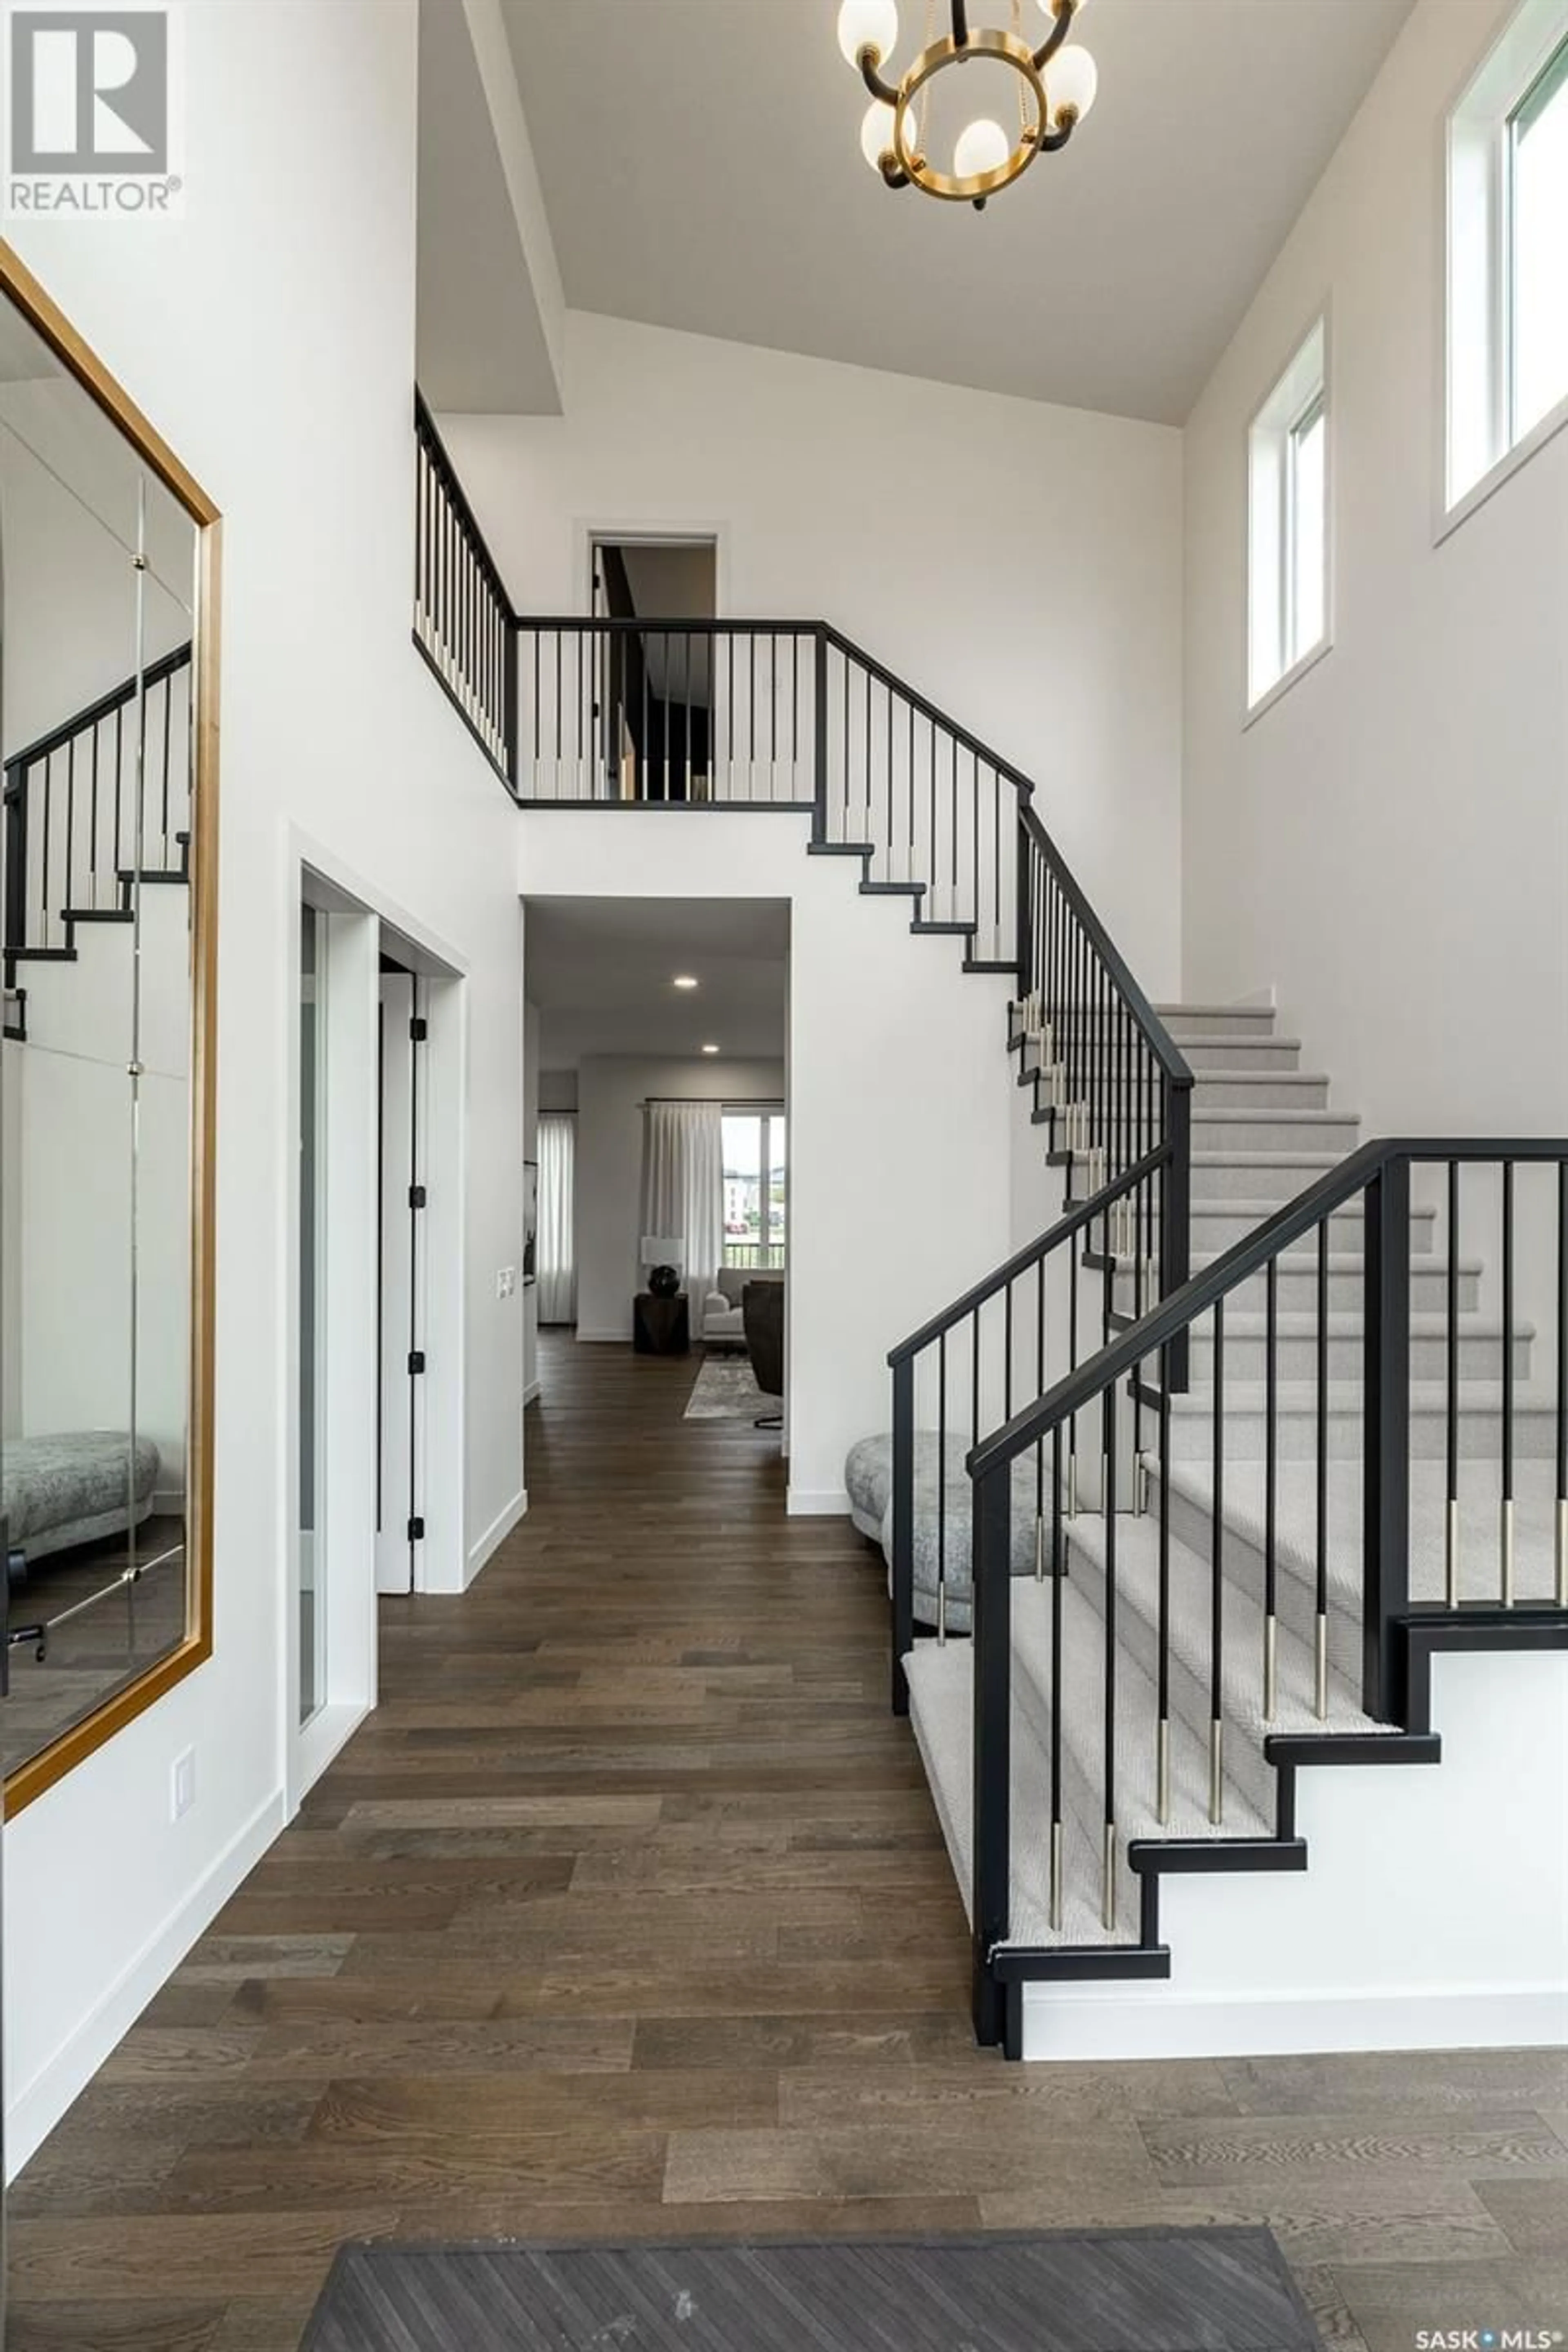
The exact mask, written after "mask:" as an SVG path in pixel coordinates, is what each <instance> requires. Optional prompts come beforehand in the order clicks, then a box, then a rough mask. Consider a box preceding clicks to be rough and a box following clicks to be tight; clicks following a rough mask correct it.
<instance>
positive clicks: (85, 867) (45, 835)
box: [3, 643, 191, 1050]
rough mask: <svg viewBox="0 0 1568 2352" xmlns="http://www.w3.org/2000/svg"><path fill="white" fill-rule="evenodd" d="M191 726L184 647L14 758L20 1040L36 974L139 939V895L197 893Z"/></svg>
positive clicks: (11, 913) (10, 916) (15, 1017)
mask: <svg viewBox="0 0 1568 2352" xmlns="http://www.w3.org/2000/svg"><path fill="white" fill-rule="evenodd" d="M190 727H191V647H190V646H189V644H188V643H187V644H185V645H182V646H175V647H174V648H173V649H172V650H171V651H170V652H169V653H167V654H164V655H163V656H160V657H159V658H158V659H157V660H155V661H152V662H149V663H148V664H147V665H146V667H144V669H143V670H142V671H141V672H140V673H139V674H138V675H136V676H133V677H128V678H124V679H121V682H120V683H119V684H118V685H117V686H114V687H111V688H110V689H109V691H108V692H107V693H106V694H103V695H101V696H100V698H99V699H98V700H97V701H96V702H93V703H90V704H89V705H88V706H87V708H86V709H82V710H79V711H77V712H76V713H75V714H74V715H73V716H72V717H70V718H68V719H65V720H63V721H62V722H61V724H60V725H59V726H58V727H56V728H54V729H53V730H51V731H50V732H49V733H48V734H47V735H45V736H41V737H39V739H38V740H37V741H36V742H33V743H29V744H27V745H26V747H25V748H24V749H22V750H21V751H16V752H14V753H13V754H12V755H11V757H10V758H9V759H8V760H7V761H5V789H4V798H3V808H4V822H5V894H4V905H5V929H4V941H3V952H4V962H5V1017H4V1029H5V1036H6V1037H7V1038H9V1039H10V1040H12V1041H13V1042H14V1043H16V1044H18V1045H22V1044H26V1041H27V1036H28V1016H27V1001H28V985H29V976H30V975H31V974H32V973H33V972H34V971H35V968H36V967H41V966H51V965H56V964H65V965H70V964H75V963H77V962H78V961H79V960H80V955H81V948H82V942H83V940H85V939H86V938H88V937H90V936H93V935H94V934H96V933H98V932H100V931H101V930H102V929H105V928H107V929H110V930H114V929H125V930H127V931H129V932H131V933H132V938H133V939H134V938H135V936H136V935H137V930H138V915H139V912H140V910H141V909H142V908H143V907H144V906H145V905H146V903H147V902H146V901H145V900H143V899H142V896H141V886H143V885H168V886H174V887H178V888H181V889H182V891H183V889H184V886H186V885H188V883H189V881H190V851H191V829H190V828H191V762H190V751H191V743H190ZM67 1017H68V1016H67ZM101 1044H102V1040H101V1036H100V1039H99V1041H98V1046H97V1048H96V1050H101ZM89 1050H92V1049H91V1048H89Z"/></svg>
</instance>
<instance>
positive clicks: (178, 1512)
mask: <svg viewBox="0 0 1568 2352" xmlns="http://www.w3.org/2000/svg"><path fill="white" fill-rule="evenodd" d="M184 1516H185V1490H184V1487H183V1486H169V1487H163V1486H154V1487H153V1517H154V1518H155V1519H183V1518H184Z"/></svg>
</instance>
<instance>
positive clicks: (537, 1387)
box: [522, 1381, 544, 1412]
mask: <svg viewBox="0 0 1568 2352" xmlns="http://www.w3.org/2000/svg"><path fill="white" fill-rule="evenodd" d="M543 1394H544V1383H543V1381H530V1382H529V1383H528V1386H527V1387H526V1388H525V1389H524V1391H523V1392H522V1409H523V1411H524V1412H527V1411H528V1408H529V1406H530V1405H531V1404H537V1403H538V1402H539V1400H540V1398H541V1397H542V1395H543Z"/></svg>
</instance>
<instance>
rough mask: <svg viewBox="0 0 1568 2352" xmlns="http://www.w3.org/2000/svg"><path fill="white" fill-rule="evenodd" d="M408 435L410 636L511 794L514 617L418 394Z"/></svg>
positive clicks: (514, 723)
mask: <svg viewBox="0 0 1568 2352" xmlns="http://www.w3.org/2000/svg"><path fill="white" fill-rule="evenodd" d="M414 440H415V467H416V492H415V509H414V511H415V530H414V642H415V644H416V646H418V648H419V651H420V653H421V654H422V655H423V656H424V657H425V659H426V662H428V664H429V666H430V667H431V669H432V670H434V672H435V674H436V676H437V678H438V679H439V680H440V682H441V684H442V686H443V687H444V688H446V690H447V695H448V696H449V697H450V698H451V700H452V702H453V703H454V704H455V705H456V707H457V709H458V712H459V713H460V714H461V716H462V718H463V719H464V721H465V723H466V724H467V726H468V729H469V730H470V732H471V733H472V734H473V736H474V738H475V740H476V741H477V742H478V743H479V747H480V749H481V750H482V751H484V753H485V755H486V757H487V758H488V759H489V761H490V762H491V764H492V765H493V766H494V767H495V768H496V769H498V770H499V772H500V775H501V776H502V778H503V779H504V781H505V782H507V784H508V785H509V786H510V787H511V789H513V790H514V791H515V789H516V785H517V615H516V614H515V613H514V612H513V611H512V608H511V599H510V596H509V595H508V594H507V592H506V589H505V586H504V585H503V583H502V581H501V576H500V572H499V571H498V570H497V568H496V564H495V562H494V559H493V558H492V557H491V554H490V551H489V547H488V546H487V545H486V543H485V536H484V533H483V531H481V530H480V529H479V524H478V523H477V522H476V521H475V520H474V515H473V509H471V508H470V506H469V505H468V499H467V498H466V497H465V496H464V494H463V487H462V484H461V483H460V482H459V481H458V476H457V472H456V469H455V467H453V465H452V461H451V459H450V458H449V457H447V451H446V447H445V446H444V444H443V442H442V439H441V436H440V434H439V433H438V432H437V429H436V421H435V419H434V417H433V416H432V415H431V414H430V411H429V410H428V408H427V407H426V404H425V403H424V401H423V399H422V398H421V397H420V395H419V394H418V393H417V392H416V394H415V395H414Z"/></svg>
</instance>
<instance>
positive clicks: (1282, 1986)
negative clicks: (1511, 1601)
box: [1024, 1652, 1568, 2059]
mask: <svg viewBox="0 0 1568 2352" xmlns="http://www.w3.org/2000/svg"><path fill="white" fill-rule="evenodd" d="M1432 1722H1433V1727H1434V1728H1435V1729H1436V1730H1437V1731H1438V1732H1440V1733H1441V1735H1442V1740H1443V1760H1442V1762H1441V1764H1440V1765H1437V1766H1436V1767H1433V1766H1431V1765H1411V1766H1408V1767H1402V1766H1398V1765H1394V1766H1389V1765H1377V1764H1365V1765H1352V1766H1348V1767H1342V1766H1335V1767H1333V1768H1332V1769H1319V1770H1313V1769H1303V1770H1302V1771H1301V1772H1300V1774H1299V1775H1298V1778H1297V1782H1296V1788H1297V1825H1298V1828H1299V1829H1300V1834H1301V1835H1302V1836H1303V1837H1304V1838H1305V1839H1306V1841H1307V1868H1306V1870H1305V1871H1304V1872H1303V1873H1301V1874H1300V1875H1296V1874H1289V1873H1287V1874H1279V1873H1274V1872H1268V1873H1265V1874H1261V1875H1258V1876H1253V1875H1249V1874H1246V1873H1231V1874H1223V1875H1220V1876H1215V1877H1205V1876H1203V1875H1202V1874H1193V1875H1191V1876H1187V1877H1182V1876H1176V1877H1168V1878H1166V1879H1164V1880H1163V1882H1162V1885H1161V1888H1160V1933H1161V1937H1162V1939H1163V1941H1164V1942H1165V1943H1167V1944H1169V1946H1170V1948H1171V1976H1170V1980H1169V1982H1168V1983H1161V1984H1145V1985H1139V1984H1116V1983H1114V1982H1111V1983H1106V1984H1101V1985H1093V1986H1090V1985H1049V1986H1047V1985H1031V1986H1030V1987H1029V1988H1028V1989H1027V1990H1026V1994H1025V2000H1024V2050H1025V2054H1026V2056H1027V2057H1030V2058H1072V2059H1083V2058H1153V2057H1163V2058H1172V2057H1182V2058H1198V2057H1224V2056H1229V2055H1232V2054H1236V2053H1256V2054H1264V2053H1269V2052H1275V2051H1308V2050H1444V2049H1447V2050H1455V2049H1458V2050H1462V2049H1466V2048H1481V2047H1489V2048H1497V2047H1507V2046H1509V2045H1510V2044H1513V2043H1521V2044H1531V2043H1546V2044H1551V2045H1557V2044H1560V2043H1561V2042H1563V2039H1564V2038H1565V2036H1568V1966H1565V1962H1568V1658H1564V1657H1562V1656H1560V1655H1559V1656H1554V1655H1552V1654H1548V1653H1546V1652H1541V1653H1539V1654H1535V1655H1532V1656H1521V1655H1515V1656H1511V1657H1508V1658H1501V1657H1497V1656H1488V1655H1484V1654H1479V1653H1472V1654H1448V1655H1439V1656H1437V1657H1436V1658H1435V1659H1434V1660H1433V1664H1432ZM1351 1920H1354V1921H1356V1922H1358V1923H1359V1926H1360V1929H1361V1932H1360V1933H1359V1934H1355V1935H1347V1933H1346V1923H1347V1921H1351Z"/></svg>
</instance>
